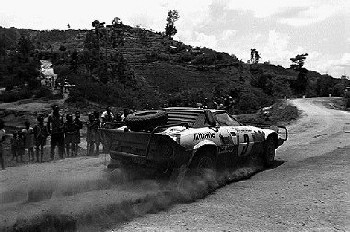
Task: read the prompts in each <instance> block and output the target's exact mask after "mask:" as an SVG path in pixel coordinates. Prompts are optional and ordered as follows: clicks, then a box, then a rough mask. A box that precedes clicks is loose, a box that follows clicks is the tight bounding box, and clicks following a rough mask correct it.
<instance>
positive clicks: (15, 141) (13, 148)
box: [11, 131, 18, 162]
mask: <svg viewBox="0 0 350 232" xmlns="http://www.w3.org/2000/svg"><path fill="white" fill-rule="evenodd" d="M11 153H12V160H15V159H16V162H18V157H17V153H18V133H17V131H15V132H13V134H12V138H11Z"/></svg>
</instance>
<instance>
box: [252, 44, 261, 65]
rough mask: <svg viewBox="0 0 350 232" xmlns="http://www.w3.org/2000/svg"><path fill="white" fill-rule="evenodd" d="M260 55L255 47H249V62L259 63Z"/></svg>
mask: <svg viewBox="0 0 350 232" xmlns="http://www.w3.org/2000/svg"><path fill="white" fill-rule="evenodd" d="M260 58H261V56H260V54H259V52H258V50H256V49H255V48H252V49H250V63H251V64H257V63H259V60H260Z"/></svg>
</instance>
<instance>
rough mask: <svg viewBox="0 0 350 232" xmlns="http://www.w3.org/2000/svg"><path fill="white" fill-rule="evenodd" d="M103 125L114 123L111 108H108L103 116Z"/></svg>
mask: <svg viewBox="0 0 350 232" xmlns="http://www.w3.org/2000/svg"><path fill="white" fill-rule="evenodd" d="M101 120H102V123H103V124H105V123H107V122H113V120H114V114H113V113H112V110H111V107H110V106H107V108H106V110H105V111H103V113H102V114H101Z"/></svg>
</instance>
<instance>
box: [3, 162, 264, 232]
mask: <svg viewBox="0 0 350 232" xmlns="http://www.w3.org/2000/svg"><path fill="white" fill-rule="evenodd" d="M261 169H262V167H261V166H260V165H257V164H253V163H251V164H248V165H247V166H245V167H240V168H237V169H235V170H232V171H225V172H221V173H214V172H209V171H208V172H205V174H204V175H203V176H201V177H195V176H192V177H189V176H186V178H185V179H183V180H182V181H178V180H177V181H169V180H165V179H154V178H153V179H148V178H145V175H144V173H142V172H138V171H135V170H133V171H130V170H124V169H114V170H106V168H104V171H102V172H98V174H96V173H94V174H89V173H87V174H86V175H83V176H79V177H76V176H65V177H64V178H58V179H55V178H45V180H42V181H31V182H29V183H28V184H27V185H26V186H25V187H22V188H17V189H11V190H9V191H8V192H5V193H3V194H2V195H1V198H0V203H1V205H2V206H3V210H5V211H6V210H7V212H11V211H13V212H14V213H13V214H12V217H9V218H7V220H6V222H7V223H5V225H4V226H3V228H1V227H0V230H1V231H2V230H6V231H43V230H45V231H47V230H52V231H101V230H108V229H109V228H110V226H116V225H118V224H120V223H123V222H126V221H130V220H132V219H133V218H135V217H140V216H142V215H145V214H147V213H156V212H159V211H162V210H166V209H168V208H169V207H171V206H173V205H174V204H179V203H180V204H181V203H190V202H193V201H196V200H197V199H200V198H203V197H205V196H207V195H208V194H210V193H212V192H214V191H215V190H216V189H217V188H220V187H222V186H224V185H226V184H228V183H230V182H232V181H238V180H241V179H245V178H249V177H250V176H251V175H253V174H254V173H256V172H257V171H259V170H261ZM15 212H20V213H19V214H16V213H15ZM8 215H11V213H9V214H8ZM0 219H1V218H0Z"/></svg>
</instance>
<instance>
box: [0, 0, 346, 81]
mask: <svg viewBox="0 0 350 232" xmlns="http://www.w3.org/2000/svg"><path fill="white" fill-rule="evenodd" d="M169 10H177V11H178V12H179V15H180V18H179V20H178V21H177V22H175V26H176V28H177V30H178V33H177V34H176V35H175V36H174V39H176V40H179V41H182V42H183V43H185V44H189V45H192V46H199V47H207V48H211V49H214V50H216V51H220V52H227V53H229V54H234V55H236V56H237V57H238V59H241V60H242V61H244V62H246V61H247V60H248V59H250V49H252V48H255V49H257V50H258V51H259V53H260V55H261V62H264V61H269V62H270V63H271V64H274V65H281V66H283V67H289V65H290V64H291V61H290V58H291V57H295V56H296V55H297V54H302V53H308V54H309V55H308V57H307V59H306V62H305V67H306V68H307V69H309V70H315V71H318V72H320V73H322V74H329V75H331V76H333V77H335V78H340V77H341V75H347V76H350V0H293V1H289V0H288V1H283V0H147V1H146V0H127V1H126V0H100V1H91V0H60V1H52V0H4V1H3V2H2V3H1V7H0V26H2V27H7V28H8V27H16V28H30V29H40V30H51V29H67V25H68V24H69V25H70V26H71V28H72V29H91V28H92V27H91V22H92V21H94V20H95V19H97V20H99V21H100V22H106V24H111V22H112V20H113V18H115V17H119V18H120V19H121V20H122V22H123V23H124V24H128V25H131V26H136V25H138V26H141V27H143V28H146V29H152V30H154V31H164V30H165V29H164V28H165V24H166V17H167V12H168V11H169Z"/></svg>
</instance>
